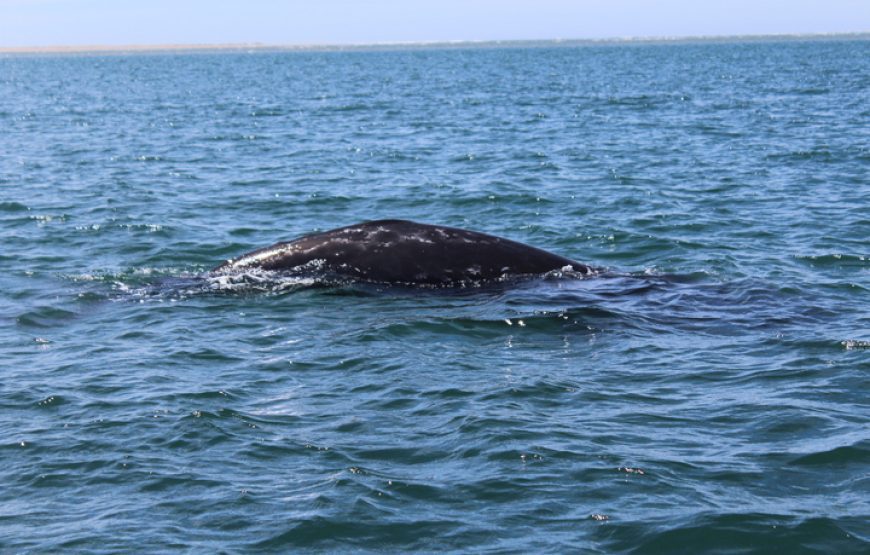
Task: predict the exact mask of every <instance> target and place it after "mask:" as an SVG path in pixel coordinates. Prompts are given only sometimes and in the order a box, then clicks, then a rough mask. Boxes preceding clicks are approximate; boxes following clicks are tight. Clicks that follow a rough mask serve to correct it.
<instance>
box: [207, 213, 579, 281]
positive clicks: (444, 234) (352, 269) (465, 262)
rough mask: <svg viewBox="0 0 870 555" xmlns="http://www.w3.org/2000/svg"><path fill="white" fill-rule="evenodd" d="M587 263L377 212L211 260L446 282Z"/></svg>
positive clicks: (234, 265)
mask: <svg viewBox="0 0 870 555" xmlns="http://www.w3.org/2000/svg"><path fill="white" fill-rule="evenodd" d="M566 267H569V268H570V269H571V270H573V271H575V272H580V273H584V274H585V273H589V272H590V268H589V267H588V266H586V265H584V264H580V263H579V262H575V261H573V260H570V259H568V258H565V257H562V256H559V255H556V254H553V253H550V252H547V251H544V250H541V249H538V248H535V247H531V246H529V245H525V244H523V243H518V242H516V241H511V240H509V239H504V238H502V237H496V236H493V235H488V234H485V233H479V232H476V231H470V230H467V229H460V228H455V227H447V226H438V225H429V224H421V223H417V222H412V221H407V220H377V221H371V222H365V223H361V224H356V225H351V226H347V227H342V228H338V229H333V230H330V231H325V232H322V233H314V234H311V235H306V236H303V237H300V238H298V239H295V240H293V241H289V242H284V243H276V244H275V245H272V246H270V247H266V248H264V249H258V250H256V251H253V252H250V253H248V254H245V255H242V256H241V257H239V258H237V259H233V260H229V261H227V262H226V263H224V264H222V265H220V266H218V267H217V268H215V271H219V272H227V271H235V270H245V269H251V268H260V269H263V270H270V271H286V272H302V271H306V270H322V271H327V272H330V273H334V274H338V275H342V276H347V277H350V278H353V279H359V280H362V281H370V282H382V283H407V284H426V285H451V284H455V283H461V282H468V281H482V280H493V279H499V278H502V277H504V276H512V275H528V274H543V273H546V272H549V271H552V270H559V269H564V268H566Z"/></svg>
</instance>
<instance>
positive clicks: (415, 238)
mask: <svg viewBox="0 0 870 555" xmlns="http://www.w3.org/2000/svg"><path fill="white" fill-rule="evenodd" d="M408 239H410V240H412V241H417V242H418V243H426V244H428V245H434V244H435V241H433V240H432V239H429V238H428V237H423V236H422V235H420V234H417V235H411V236H409V237H408Z"/></svg>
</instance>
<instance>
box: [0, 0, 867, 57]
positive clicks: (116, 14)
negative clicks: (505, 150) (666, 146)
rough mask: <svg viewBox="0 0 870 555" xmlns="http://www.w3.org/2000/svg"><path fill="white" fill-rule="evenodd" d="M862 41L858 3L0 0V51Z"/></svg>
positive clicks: (862, 6)
mask: <svg viewBox="0 0 870 555" xmlns="http://www.w3.org/2000/svg"><path fill="white" fill-rule="evenodd" d="M865 31H870V0H405V1H399V0H284V1H280V0H0V46H54V45H97V44H108V45H121V44H165V43H172V44H203V43H253V42H259V43H266V44H323V43H330V44H349V43H371V42H404V41H432V40H438V41H441V40H498V39H502V40H507V39H553V38H563V39H570V38H580V39H582V38H607V37H637V36H650V37H652V36H695V35H735V34H779V33H835V32H836V33H841V32H865Z"/></svg>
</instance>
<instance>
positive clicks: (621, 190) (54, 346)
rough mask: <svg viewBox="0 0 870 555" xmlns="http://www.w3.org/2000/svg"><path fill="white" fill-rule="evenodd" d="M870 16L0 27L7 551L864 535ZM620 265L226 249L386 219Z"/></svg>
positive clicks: (737, 543) (809, 547)
mask: <svg viewBox="0 0 870 555" xmlns="http://www.w3.org/2000/svg"><path fill="white" fill-rule="evenodd" d="M868 90H870V42H868V41H860V40H859V41H808V42H797V41H792V42H755V43H726V44H681V45H611V46H584V47H552V48H501V49H429V50H426V49H423V50H407V51H400V50H391V51H380V52H379V51H352V52H319V53H318V52H308V53H300V52H297V53H287V52H284V53H257V54H237V53H219V54H197V55H181V54H159V55H131V56H34V57H26V56H19V57H6V58H2V59H0V125H2V130H3V132H2V134H0V237H2V250H0V264H2V270H3V271H2V273H0V361H2V362H0V463H2V464H0V551H3V552H12V553H15V552H31V551H32V552H53V551H57V550H65V551H86V552H118V551H122V552H162V551H192V552H216V551H228V552H236V551H241V552H248V551H274V552H289V551H299V550H317V551H408V550H413V551H422V552H441V551H445V550H456V551H477V552H489V553H502V552H556V553H561V552H569V551H575V552H576V551H587V552H643V553H653V552H667V553H676V552H684V553H697V552H701V551H717V552H729V553H744V552H757V551H761V552H763V551H776V552H781V553H783V552H800V551H807V552H867V551H868V550H870V524H868V523H870V427H868V423H870V407H868V401H870V399H868V391H870V379H868V375H870V240H868V237H870V94H868ZM386 217H398V218H409V219H415V220H420V221H426V222H431V223H440V224H446V225H454V226H460V227H468V228H472V229H476V230H479V231H485V232H489V233H494V234H498V235H503V236H506V237H509V238H512V239H516V240H520V241H524V242H528V243H531V244H534V245H536V246H540V247H543V248H547V249H549V250H552V251H554V252H557V253H559V254H562V255H564V256H569V257H572V258H574V259H577V260H580V261H583V262H587V263H590V264H593V265H599V266H605V267H608V268H610V269H611V270H612V273H611V274H610V275H608V276H606V277H600V278H595V279H587V280H579V281H567V280H555V279H549V280H539V281H533V282H529V283H525V284H521V285H519V286H516V287H509V288H488V287H483V288H479V289H478V288H468V289H465V290H460V291H453V292H448V293H432V292H419V291H414V290H409V289H379V288H376V287H361V286H356V287H354V286H349V287H312V286H311V284H310V283H308V282H305V281H304V280H303V281H292V280H280V279H267V280H261V281H257V280H254V279H248V280H237V281H232V280H220V279H216V278H208V277H202V276H200V275H199V274H201V273H202V272H204V271H205V270H207V269H208V268H210V267H212V266H214V265H215V264H217V263H219V262H220V261H222V260H223V259H226V258H228V257H231V256H233V255H237V254H239V253H242V252H244V251H246V250H250V249H252V248H254V247H258V246H262V245H266V244H270V243H272V242H275V241H277V240H279V239H289V238H293V237H295V236H297V235H300V234H303V233H307V232H311V231H314V230H323V229H328V228H331V227H337V226H340V225H346V224H350V223H354V222H357V221H360V220H365V219H375V218H386Z"/></svg>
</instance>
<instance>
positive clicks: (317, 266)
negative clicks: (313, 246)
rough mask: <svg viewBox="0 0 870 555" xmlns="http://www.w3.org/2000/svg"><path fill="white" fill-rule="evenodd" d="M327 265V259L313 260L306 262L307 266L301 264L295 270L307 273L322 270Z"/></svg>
mask: <svg viewBox="0 0 870 555" xmlns="http://www.w3.org/2000/svg"><path fill="white" fill-rule="evenodd" d="M325 265H326V259H325V258H313V259H311V260H309V261H308V262H306V263H305V264H300V265H299V266H296V267H295V268H294V270H299V271H305V270H322V269H323V267H324V266H325Z"/></svg>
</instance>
